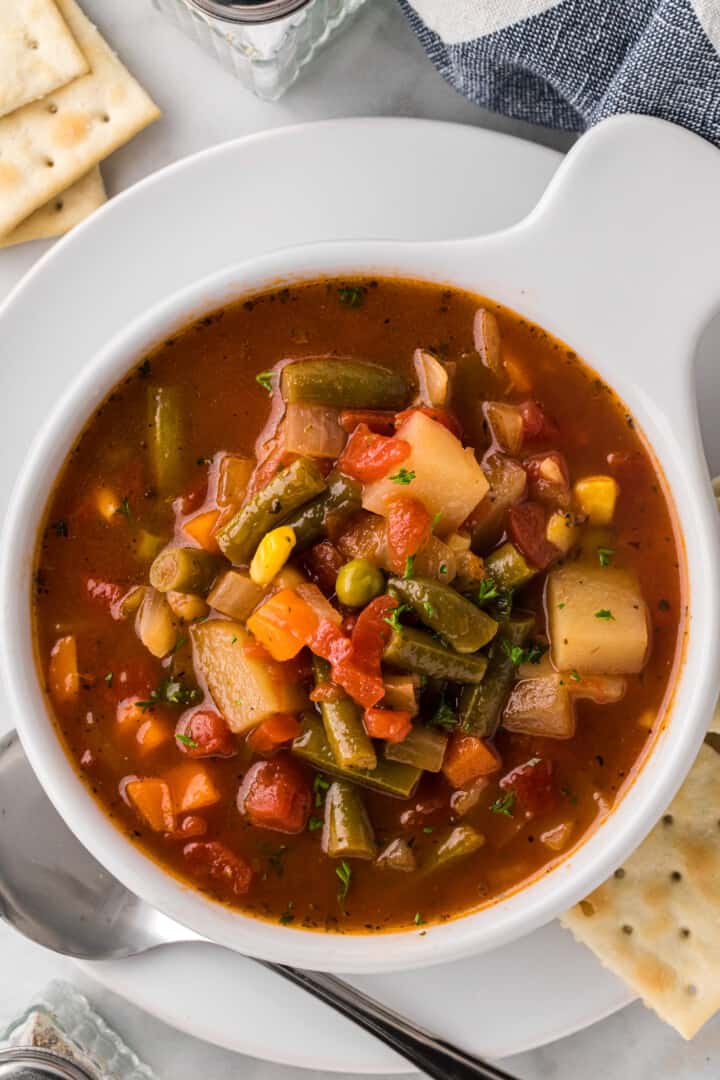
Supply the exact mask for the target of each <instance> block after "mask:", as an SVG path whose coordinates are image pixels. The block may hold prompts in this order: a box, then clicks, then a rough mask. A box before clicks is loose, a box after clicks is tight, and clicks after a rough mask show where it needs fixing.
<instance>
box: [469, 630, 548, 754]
mask: <svg viewBox="0 0 720 1080" xmlns="http://www.w3.org/2000/svg"><path fill="white" fill-rule="evenodd" d="M534 629H535V616H534V615H516V616H513V617H512V618H510V619H507V620H506V621H505V622H503V623H501V625H500V630H499V632H498V636H497V638H496V639H495V641H494V643H493V646H492V649H491V650H490V662H489V664H488V669H487V672H486V673H485V678H484V679H483V681H482V683H481V684H480V685H479V686H466V687H464V688H463V691H462V693H461V694H460V711H459V716H460V729H461V730H462V731H464V732H465V733H466V734H468V735H479V736H481V737H482V738H484V739H491V738H492V737H493V735H494V734H495V732H496V731H497V729H498V728H499V726H500V721H501V720H502V714H503V710H504V709H505V706H506V705H507V701H508V698H509V697H510V692H511V690H512V688H513V684H514V682H515V675H516V670H517V669H516V667H515V664H514V663H513V662H512V660H511V659H510V657H509V656H508V654H507V652H506V650H505V648H504V646H503V642H507V643H508V644H509V645H519V646H522V645H524V644H525V642H526V641H527V639H528V638H529V637H530V635H531V634H532V633H533V631H534Z"/></svg>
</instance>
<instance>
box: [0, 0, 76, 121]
mask: <svg viewBox="0 0 720 1080" xmlns="http://www.w3.org/2000/svg"><path fill="white" fill-rule="evenodd" d="M89 70H90V67H89V64H88V62H87V60H86V59H85V57H84V56H83V54H82V52H81V51H80V49H79V48H78V46H77V44H76V43H75V39H74V38H73V36H72V34H71V33H70V31H69V29H68V26H67V23H66V22H65V20H64V19H63V17H62V15H61V14H60V12H59V11H58V9H57V7H56V5H55V3H54V2H53V0H2V2H0V116H5V115H6V114H7V113H10V112H13V111H14V110H15V109H19V108H20V107H21V106H22V105H27V104H28V102H30V101H37V100H38V99H39V98H42V97H45V95H46V94H50V93H52V92H53V90H57V89H58V88H59V87H61V86H64V85H65V84H66V83H69V82H70V81H71V80H72V79H77V78H78V77H79V76H80V75H85V74H86V72H88V71H89Z"/></svg>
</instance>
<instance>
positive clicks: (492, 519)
mask: <svg viewBox="0 0 720 1080" xmlns="http://www.w3.org/2000/svg"><path fill="white" fill-rule="evenodd" d="M483 471H484V473H485V475H486V477H487V478H488V481H489V483H490V491H489V492H488V494H487V495H486V496H485V498H484V499H483V500H482V502H481V503H480V504H479V505H478V506H477V507H476V508H475V510H473V512H472V514H471V515H470V517H469V518H468V519H467V522H466V523H465V527H466V528H468V529H469V530H470V535H471V537H472V543H473V547H475V548H478V549H480V550H483V551H485V550H487V549H488V548H490V547H492V546H493V545H494V544H496V543H497V541H498V540H499V539H500V536H501V533H502V531H503V526H504V523H505V514H506V513H507V511H508V510H509V509H510V507H511V506H514V505H515V503H518V502H520V500H521V499H522V498H523V497H524V495H525V489H526V487H527V474H526V472H525V470H524V469H523V467H522V465H520V464H519V462H517V461H514V460H513V459H512V458H508V457H505V455H504V454H498V453H490V454H488V456H487V457H486V458H485V460H484V461H483Z"/></svg>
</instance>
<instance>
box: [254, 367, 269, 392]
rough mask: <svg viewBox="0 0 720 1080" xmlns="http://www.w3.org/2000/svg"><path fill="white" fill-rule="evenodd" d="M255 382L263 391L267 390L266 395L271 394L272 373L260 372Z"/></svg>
mask: <svg viewBox="0 0 720 1080" xmlns="http://www.w3.org/2000/svg"><path fill="white" fill-rule="evenodd" d="M255 382H256V383H259V384H260V386H262V388H263V390H267V392H268V394H272V392H273V372H272V371H261V372H260V374H259V375H256V376H255Z"/></svg>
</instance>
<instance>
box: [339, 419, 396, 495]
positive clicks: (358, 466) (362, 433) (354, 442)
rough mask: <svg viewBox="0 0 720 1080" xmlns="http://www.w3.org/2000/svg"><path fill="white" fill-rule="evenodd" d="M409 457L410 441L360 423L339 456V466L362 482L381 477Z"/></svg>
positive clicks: (365, 482) (367, 482)
mask: <svg viewBox="0 0 720 1080" xmlns="http://www.w3.org/2000/svg"><path fill="white" fill-rule="evenodd" d="M409 456H410V443H407V442H405V440H404V439H398V438H397V437H396V436H395V435H393V436H392V437H390V438H387V437H386V436H385V435H376V434H375V432H373V431H371V430H370V428H369V427H368V426H367V424H358V426H357V427H356V428H355V431H354V432H353V434H352V435H351V436H350V438H349V439H348V441H347V444H346V446H345V449H344V450H343V452H342V454H341V455H340V457H339V459H338V468H339V469H340V470H341V472H344V473H345V474H346V475H347V476H354V477H355V479H356V480H360V481H361V483H363V484H369V483H372V481H373V480H381V479H382V478H383V476H387V474H388V473H389V472H391V471H392V470H393V469H394V468H397V467H399V466H400V465H402V463H403V461H405V459H406V458H408V457H409Z"/></svg>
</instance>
